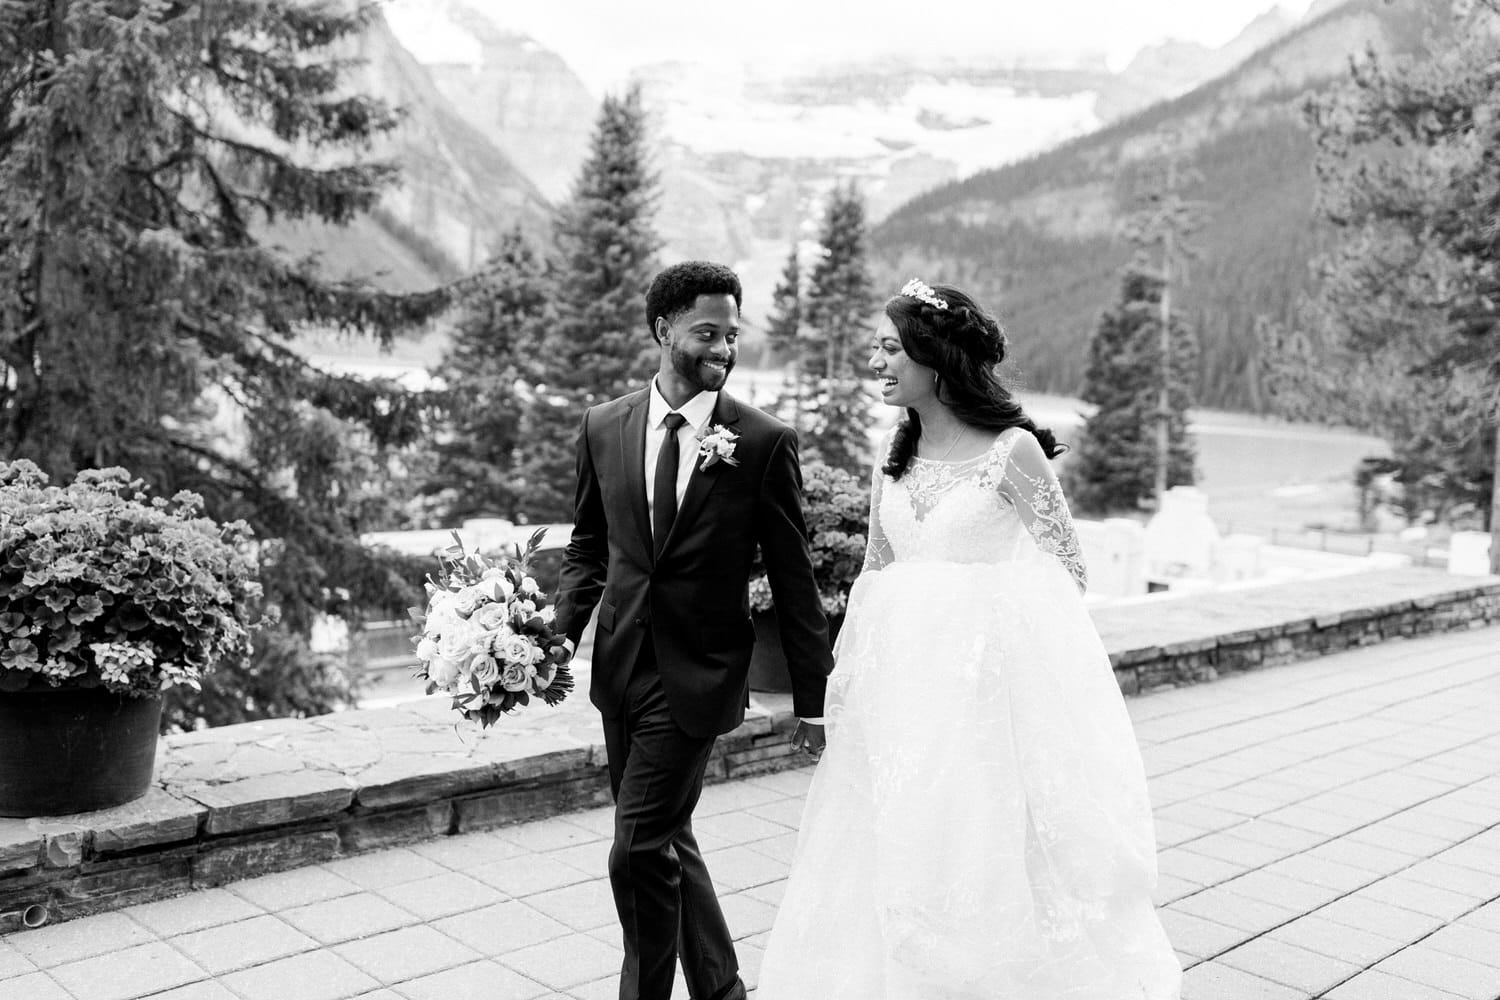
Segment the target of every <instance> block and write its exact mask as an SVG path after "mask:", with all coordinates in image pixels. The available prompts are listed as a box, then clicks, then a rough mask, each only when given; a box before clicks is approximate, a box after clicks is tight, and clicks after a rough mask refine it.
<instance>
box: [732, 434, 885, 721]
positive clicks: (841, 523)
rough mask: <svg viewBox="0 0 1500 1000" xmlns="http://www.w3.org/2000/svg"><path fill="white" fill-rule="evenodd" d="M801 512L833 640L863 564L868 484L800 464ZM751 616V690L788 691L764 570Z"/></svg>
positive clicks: (753, 583)
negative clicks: (752, 650)
mask: <svg viewBox="0 0 1500 1000" xmlns="http://www.w3.org/2000/svg"><path fill="white" fill-rule="evenodd" d="M802 510H803V514H804V516H805V517H806V518H807V534H808V539H809V542H810V549H811V552H812V564H813V577H814V579H816V580H817V582H818V593H819V596H820V597H821V598H822V601H823V613H824V614H825V615H827V616H828V632H829V639H830V640H832V639H834V638H836V637H837V636H838V632H839V626H841V625H842V624H843V621H844V609H845V607H847V605H848V603H849V589H850V588H851V587H853V586H854V579H855V577H857V576H859V571H860V568H861V567H862V566H863V565H864V561H865V532H866V531H867V530H868V526H869V525H868V522H869V516H870V483H869V480H868V479H866V478H863V477H858V476H854V475H851V474H850V473H848V472H845V471H844V470H843V469H839V468H835V467H834V466H831V465H827V464H825V463H823V462H820V461H817V460H816V459H814V460H811V461H808V462H804V463H803V465H802ZM750 617H751V619H752V620H753V621H754V623H755V652H754V654H753V655H752V656H751V659H750V687H751V688H752V689H753V690H756V691H785V690H788V686H789V681H788V678H787V671H786V656H785V654H784V653H783V652H782V649H781V634H780V632H779V631H778V629H777V625H776V611H775V608H774V606H773V603H772V597H771V585H770V582H769V581H768V580H767V579H766V575H765V571H764V570H760V571H758V572H756V573H754V574H752V575H751V577H750Z"/></svg>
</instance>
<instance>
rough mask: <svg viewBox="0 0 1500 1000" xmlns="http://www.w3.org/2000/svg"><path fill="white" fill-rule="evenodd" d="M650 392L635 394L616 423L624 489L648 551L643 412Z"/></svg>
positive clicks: (644, 414)
mask: <svg viewBox="0 0 1500 1000" xmlns="http://www.w3.org/2000/svg"><path fill="white" fill-rule="evenodd" d="M650 398H651V392H650V390H649V389H648V390H647V391H645V392H643V393H640V394H638V395H637V396H636V397H635V399H634V400H632V401H631V403H630V406H629V407H628V408H627V409H626V411H625V419H624V420H623V421H621V422H620V454H621V456H623V459H624V462H625V484H626V492H627V493H629V495H630V509H631V512H632V513H633V514H634V516H635V529H636V533H637V536H638V537H639V538H640V539H641V543H642V545H644V546H645V549H646V552H647V553H650V552H651V515H650V513H649V512H648V510H647V508H646V412H647V410H649V409H650V407H649V406H647V405H646V404H647V401H648V400H649V399H650Z"/></svg>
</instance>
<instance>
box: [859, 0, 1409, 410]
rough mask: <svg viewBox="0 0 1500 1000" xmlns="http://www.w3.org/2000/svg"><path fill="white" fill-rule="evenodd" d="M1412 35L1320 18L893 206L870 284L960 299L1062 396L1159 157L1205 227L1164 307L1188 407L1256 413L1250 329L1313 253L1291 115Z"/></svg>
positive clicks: (1285, 311) (1355, 20)
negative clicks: (992, 321)
mask: <svg viewBox="0 0 1500 1000" xmlns="http://www.w3.org/2000/svg"><path fill="white" fill-rule="evenodd" d="M1425 24H1426V21H1425V18H1424V16H1423V14H1422V13H1421V12H1420V11H1414V10H1413V9H1412V5H1411V4H1409V3H1408V4H1401V5H1391V4H1388V3H1386V2H1384V0H1352V2H1349V3H1347V4H1345V5H1342V6H1338V7H1336V8H1333V9H1331V10H1327V11H1325V12H1324V13H1323V14H1322V15H1321V16H1320V17H1318V18H1316V19H1313V20H1311V21H1309V22H1307V23H1305V24H1304V25H1302V26H1301V27H1300V28H1299V29H1298V30H1296V31H1293V32H1291V33H1290V34H1287V35H1285V36H1283V37H1282V38H1280V39H1279V40H1278V41H1276V42H1274V43H1272V44H1271V45H1269V46H1267V47H1266V48H1263V49H1261V50H1260V51H1259V52H1257V53H1256V54H1254V55H1253V56H1251V57H1250V58H1249V59H1247V60H1246V61H1245V62H1244V63H1242V64H1241V65H1240V66H1239V67H1238V68H1237V69H1236V70H1234V71H1233V72H1231V73H1229V74H1227V75H1225V76H1222V77H1220V78H1218V79H1216V80H1214V81H1212V82H1210V83H1208V84H1206V85H1204V86H1202V87H1200V88H1198V89H1197V90H1194V91H1192V92H1191V93H1188V94H1186V95H1184V96H1182V97H1180V98H1177V99H1175V100H1172V101H1169V102H1165V103H1162V104H1158V105H1154V106H1152V107H1150V108H1147V109H1145V110H1143V111H1141V112H1138V113H1137V114H1135V115H1132V116H1130V117H1128V118H1126V119H1123V120H1121V121H1119V122H1117V123H1115V124H1112V125H1110V126H1107V127H1106V128H1104V129H1101V130H1100V131H1098V132H1094V133H1091V134H1090V135H1087V136H1083V137H1080V138H1078V139H1075V140H1073V141H1071V142H1068V143H1065V144H1063V145H1062V146H1060V147H1058V148H1056V149H1054V150H1052V151H1049V152H1047V153H1044V154H1042V155H1039V156H1036V157H1033V158H1031V159H1029V160H1026V161H1023V162H1020V163H1016V164H1013V165H1011V166H1008V167H1003V168H1001V169H998V170H992V171H986V172H984V173H980V174H977V175H975V176H973V177H971V178H969V179H967V180H964V181H961V182H958V183H954V184H950V185H947V186H945V187H943V188H941V189H939V190H936V191H933V192H929V193H928V194H926V195H923V196H922V197H919V198H917V199H915V200H913V201H911V202H909V203H908V204H907V205H905V206H903V207H902V208H901V209H899V210H898V211H897V212H895V213H894V214H893V215H892V216H891V217H889V218H888V219H887V220H886V221H885V222H884V223H882V224H881V225H880V226H878V227H877V228H876V229H875V231H874V232H873V234H872V245H873V247H874V250H875V253H876V256H877V259H878V261H879V266H880V267H881V269H882V270H883V271H884V272H886V277H887V278H888V280H889V281H890V282H891V283H892V286H893V287H894V286H895V285H899V284H900V281H901V280H904V278H905V277H909V276H910V275H912V274H918V275H922V276H923V277H925V278H926V279H927V280H928V281H935V280H943V281H952V282H955V283H958V284H962V285H967V286H970V287H972V288H974V289H975V290H976V291H977V292H978V293H979V294H980V296H981V298H982V300H983V301H986V302H988V303H991V304H992V305H993V306H995V307H997V308H998V309H999V310H1000V312H1001V314H1002V319H1003V321H1004V322H1005V325H1006V326H1007V328H1008V329H1009V330H1010V332H1011V334H1012V338H1013V341H1014V343H1015V356H1016V359H1017V363H1018V364H1019V366H1020V368H1021V370H1022V373H1023V375H1022V377H1023V379H1024V381H1025V383H1026V384H1027V385H1028V386H1029V387H1031V388H1035V389H1040V390H1048V391H1056V392H1066V393H1072V392H1076V391H1077V389H1078V387H1079V385H1080V383H1081V380H1082V374H1083V367H1084V363H1085V354H1086V346H1087V342H1088V339H1089V336H1090V334H1091V333H1092V331H1093V327H1094V324H1095V323H1096V322H1097V319H1098V316H1099V313H1100V311H1101V310H1102V309H1103V308H1104V307H1105V305H1107V304H1108V303H1109V302H1110V301H1112V300H1113V298H1114V296H1115V294H1116V291H1117V286H1118V281H1119V272H1120V268H1121V267H1122V266H1123V265H1124V263H1125V262H1126V260H1127V258H1128V255H1129V253H1130V250H1129V248H1128V246H1127V245H1126V244H1125V243H1124V242H1123V241H1122V240H1121V239H1120V238H1119V236H1118V235H1117V234H1118V232H1119V227H1120V224H1121V222H1122V221H1123V220H1124V218H1125V216H1126V215H1127V213H1128V212H1129V208H1130V201H1131V197H1132V191H1133V190H1134V189H1135V187H1136V186H1137V184H1138V179H1139V178H1140V176H1141V175H1142V173H1143V171H1144V170H1146V169H1148V168H1150V167H1152V166H1153V165H1155V164H1157V163H1158V162H1159V161H1160V160H1161V159H1162V157H1163V156H1164V153H1165V152H1166V151H1171V152H1172V153H1173V154H1174V155H1176V156H1177V157H1178V158H1179V160H1180V161H1181V162H1184V163H1186V164H1187V165H1189V166H1191V167H1194V168H1196V169H1197V170H1198V171H1199V172H1201V174H1202V178H1203V179H1202V182H1201V183H1200V184H1198V185H1196V186H1195V187H1194V188H1192V189H1189V190H1188V191H1187V192H1186V193H1187V196H1188V197H1190V198H1194V199H1197V200H1200V201H1201V202H1202V203H1203V205H1204V208H1205V210H1206V213H1207V223H1206V225H1205V227H1204V228H1203V229H1202V231H1201V232H1200V233H1199V234H1198V236H1197V238H1196V243H1197V244H1198V246H1199V248H1200V250H1201V258H1200V260H1199V261H1198V262H1197V263H1196V264H1194V265H1193V267H1192V269H1191V272H1190V275H1189V281H1188V283H1187V284H1186V286H1185V287H1184V288H1183V289H1182V291H1181V292H1180V293H1179V296H1178V302H1179V304H1180V307H1181V308H1182V309H1183V310H1184V311H1185V314H1186V315H1187V316H1188V317H1189V321H1190V322H1191V323H1192V324H1193V326H1194V327H1195V328H1196V330H1197V332H1198V335H1199V339H1200V342H1201V347H1202V351H1201V356H1202V362H1201V370H1200V376H1201V383H1200V387H1199V389H1200V391H1199V401H1200V403H1202V404H1203V405H1208V406H1218V407H1229V408H1246V409H1259V408H1260V407H1259V402H1260V401H1259V399H1258V396H1257V387H1256V385H1255V382H1254V377H1253V375H1254V363H1253V356H1254V349H1255V348H1254V345H1255V338H1254V335H1253V331H1254V325H1255V321H1256V317H1257V316H1259V315H1267V316H1270V317H1272V318H1275V319H1285V318H1287V317H1288V316H1289V315H1290V313H1291V310H1292V308H1293V306H1294V304H1295V301H1296V299H1297V296H1298V295H1299V293H1300V292H1301V291H1302V290H1303V289H1305V287H1306V285H1307V281H1308V278H1307V265H1308V262H1309V260H1310V259H1311V258H1312V257H1313V256H1314V255H1315V254H1316V253H1317V252H1318V250H1319V248H1320V247H1321V246H1323V245H1324V244H1325V242H1326V240H1327V234H1326V233H1324V232H1323V231H1322V230H1321V229H1320V227H1319V226H1318V225H1317V223H1316V222H1315V220H1314V218H1313V201H1314V197H1315V183H1314V178H1313V173H1312V160H1313V143H1312V139H1311V136H1310V135H1308V133H1307V131H1306V128H1305V126H1304V124H1303V120H1302V114H1301V108H1302V106H1303V103H1304V101H1305V98H1306V96H1307V94H1308V93H1309V91H1312V90H1316V89H1318V88H1321V87H1326V86H1328V85H1330V84H1331V83H1332V82H1333V81H1335V80H1336V79H1338V78H1341V77H1342V76H1343V74H1345V73H1346V72H1347V66H1348V58H1349V56H1350V55H1352V54H1355V53H1357V52H1361V51H1363V50H1364V49H1365V48H1366V47H1371V48H1374V49H1375V50H1376V51H1378V52H1386V53H1389V52H1404V51H1411V50H1413V49H1414V48H1415V47H1416V46H1417V45H1418V44H1419V43H1420V39H1421V37H1422V32H1423V28H1424V26H1425Z"/></svg>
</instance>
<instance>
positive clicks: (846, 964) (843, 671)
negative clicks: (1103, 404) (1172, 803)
mask: <svg viewBox="0 0 1500 1000" xmlns="http://www.w3.org/2000/svg"><path fill="white" fill-rule="evenodd" d="M1004 357H1005V336H1004V334H1003V333H1002V332H1001V330H1000V327H999V324H997V323H996V321H995V320H994V319H993V318H992V317H991V316H989V315H987V314H986V313H985V312H984V311H983V310H981V309H980V308H979V306H978V305H976V304H975V303H974V301H973V300H972V299H970V298H969V297H968V296H967V295H965V294H964V293H962V292H960V291H959V290H957V289H955V288H950V287H946V286H938V287H936V288H931V287H929V286H927V285H926V284H924V283H922V282H921V281H915V280H914V281H911V282H908V283H907V285H906V287H905V288H903V289H902V290H901V294H900V295H898V296H896V297H894V298H892V299H891V300H890V301H889V302H887V303H886V305H885V316H884V319H883V321H882V322H881V324H880V327H879V328H878V329H877V330H876V334H875V344H874V351H873V354H872V356H871V359H870V367H871V368H872V369H873V370H874V372H875V374H876V376H877V377H878V378H879V381H880V393H881V396H882V398H883V399H884V401H885V402H886V403H887V404H889V405H891V406H901V407H905V411H906V412H905V416H904V419H903V420H901V421H900V422H899V423H898V425H897V427H896V429H895V431H894V432H893V434H892V436H891V438H890V439H889V440H888V441H887V444H886V449H885V453H884V455H883V458H882V460H881V463H880V464H879V466H878V467H877V468H876V469H875V471H874V473H873V480H874V491H873V498H872V504H871V510H870V531H869V546H868V550H867V554H866V558H865V566H864V572H863V573H862V574H861V575H860V577H859V579H858V580H857V581H856V582H855V584H854V588H853V591H852V592H851V593H850V597H849V608H848V612H847V614H846V617H845V620H844V626H843V629H842V631H841V633H840V635H839V643H838V649H837V662H838V665H837V667H836V668H835V669H834V672H833V674H832V675H831V676H830V677H829V686H828V699H827V706H828V708H827V720H828V746H827V750H826V751H825V752H824V754H823V758H822V763H821V764H820V766H819V768H818V771H817V774H816V775H815V776H814V779H813V782H812V786H811V788H810V790H809V792H808V796H807V805H806V810H805V812H804V813H803V818H802V828H801V829H802V832H801V834H800V836H799V839H798V845H797V852H796V859H795V861H794V863H793V866H792V873H791V877H790V879H789V881H788V883H787V889H786V897H785V899H784V901H783V903H782V906H781V911H780V913H779V914H778V916H777V919H776V925H775V927H774V929H773V930H772V932H771V937H770V940H769V942H768V944H767V947H766V953H765V958H764V961H763V963H762V966H761V974H760V983H759V987H758V989H757V991H756V994H755V995H756V997H757V998H758V1000H808V998H814V997H816V998H818V1000H1001V998H1004V1000H1127V998H1128V1000H1175V998H1176V997H1177V996H1178V990H1179V983H1180V978H1181V968H1180V966H1179V965H1178V962H1177V959H1176V956H1175V955H1174V954H1173V951H1172V948H1171V945H1170V944H1169V943H1168V941H1167V938H1166V935H1165V933H1164V932H1163V930H1162V927H1161V923H1160V922H1159V920H1158V919H1157V916H1156V912H1155V910H1154V908H1153V907H1152V904H1151V891H1152V889H1153V887H1154V885H1155V882H1156V847H1155V838H1154V833H1153V829H1152V822H1151V807H1150V803H1149V802H1148V801H1147V798H1146V780H1145V775H1144V772H1143V770H1142V766H1141V758H1140V752H1139V750H1138V749H1137V747H1136V743H1135V737H1134V734H1133V732H1132V730H1131V726H1130V720H1129V717H1128V716H1127V715H1126V712H1125V704H1124V700H1123V699H1122V697H1121V695H1120V690H1119V688H1118V687H1117V686H1116V683H1115V679H1114V676H1113V673H1112V672H1111V669H1110V664H1109V657H1108V655H1107V654H1106V653H1105V650H1104V647H1103V645H1102V644H1101V643H1100V641H1099V637H1098V634H1097V633H1096V632H1095V630H1094V627H1093V623H1092V621H1091V620H1090V618H1089V615H1088V612H1087V611H1086V610H1085V608H1084V603H1083V597H1082V590H1083V587H1084V583H1085V575H1084V565H1083V559H1082V555H1081V553H1080V551H1079V545H1078V538H1077V536H1076V534H1075V533H1074V529H1073V522H1072V518H1071V515H1070V514H1069V512H1068V507H1067V503H1066V501H1065V500H1064V499H1063V495H1062V491H1061V490H1060V489H1059V487H1058V484H1057V478H1056V477H1055V475H1054V474H1053V472H1052V469H1051V466H1050V464H1049V462H1048V459H1050V458H1053V457H1055V456H1056V455H1057V454H1058V453H1059V452H1060V451H1061V450H1062V449H1061V448H1059V447H1058V445H1057V443H1056V442H1055V441H1054V439H1053V436H1052V434H1051V433H1050V432H1048V431H1046V430H1043V429H1041V428H1039V427H1037V426H1036V424H1035V423H1033V422H1032V421H1031V420H1030V419H1029V418H1027V417H1026V415H1025V414H1024V413H1023V412H1022V410H1021V407H1020V406H1019V405H1018V404H1017V403H1016V402H1014V401H1013V400H1012V399H1011V397H1010V395H1009V393H1008V392H1007V391H1006V390H1005V389H1004V388H1003V387H1002V386H1001V385H1000V383H999V381H998V380H997V378H996V375H995V368H996V366H997V365H999V363H1000V362H1001V361H1002V360H1003V359H1004Z"/></svg>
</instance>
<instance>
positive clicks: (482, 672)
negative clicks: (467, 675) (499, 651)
mask: <svg viewBox="0 0 1500 1000" xmlns="http://www.w3.org/2000/svg"><path fill="white" fill-rule="evenodd" d="M469 667H470V669H471V670H472V671H473V674H474V679H475V680H477V681H479V683H480V685H481V686H483V687H487V688H488V687H494V686H495V682H496V681H498V680H500V664H498V663H496V662H495V660H494V658H493V657H490V656H476V657H474V660H473V662H472V663H470V664H469Z"/></svg>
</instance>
